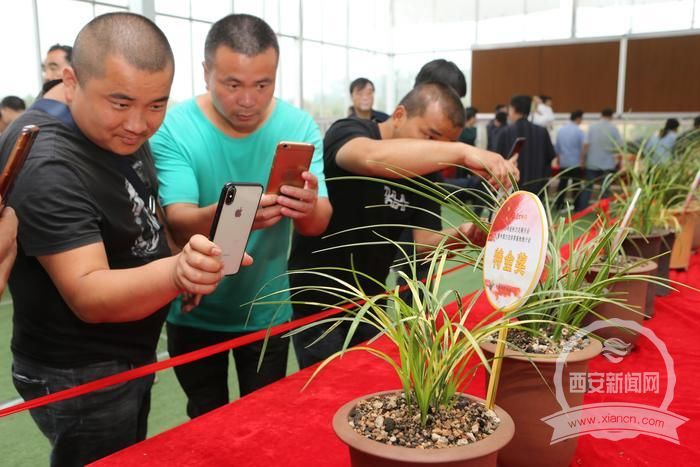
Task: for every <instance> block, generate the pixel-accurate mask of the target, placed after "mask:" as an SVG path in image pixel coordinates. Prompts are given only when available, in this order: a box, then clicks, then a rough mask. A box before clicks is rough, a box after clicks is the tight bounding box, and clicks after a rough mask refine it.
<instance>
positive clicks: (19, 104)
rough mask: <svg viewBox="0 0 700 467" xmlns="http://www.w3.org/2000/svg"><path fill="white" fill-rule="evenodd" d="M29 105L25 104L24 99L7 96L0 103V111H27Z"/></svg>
mask: <svg viewBox="0 0 700 467" xmlns="http://www.w3.org/2000/svg"><path fill="white" fill-rule="evenodd" d="M26 108H27V105H26V104H25V103H24V100H23V99H20V98H19V97H17V96H7V97H5V98H3V100H2V101H0V109H11V110H14V111H15V112H21V111H22V110H26Z"/></svg>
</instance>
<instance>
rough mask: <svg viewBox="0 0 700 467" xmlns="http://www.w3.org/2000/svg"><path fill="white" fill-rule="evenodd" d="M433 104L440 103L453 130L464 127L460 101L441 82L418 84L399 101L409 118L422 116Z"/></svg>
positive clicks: (451, 89) (462, 109)
mask: <svg viewBox="0 0 700 467" xmlns="http://www.w3.org/2000/svg"><path fill="white" fill-rule="evenodd" d="M433 102H439V103H440V107H441V109H442V111H443V112H444V113H445V116H447V118H448V120H449V121H450V123H452V125H454V126H455V128H462V127H463V126H464V123H465V121H466V117H465V112H464V107H463V106H462V101H460V100H459V96H458V95H457V93H456V92H455V90H454V89H453V88H452V87H450V86H448V85H446V84H444V83H442V82H438V81H428V82H426V83H420V84H419V85H418V86H416V87H414V88H413V89H412V90H411V91H410V92H409V93H408V94H406V96H404V98H403V99H401V102H399V105H401V106H403V107H404V108H405V109H406V115H407V116H408V117H409V118H411V117H415V116H421V115H424V114H425V111H426V110H427V109H428V106H429V105H430V104H432V103H433Z"/></svg>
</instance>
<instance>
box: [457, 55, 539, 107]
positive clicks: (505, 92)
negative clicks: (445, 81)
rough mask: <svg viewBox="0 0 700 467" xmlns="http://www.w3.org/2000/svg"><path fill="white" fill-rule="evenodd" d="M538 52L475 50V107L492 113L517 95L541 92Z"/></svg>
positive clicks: (473, 70)
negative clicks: (539, 88) (499, 105)
mask: <svg viewBox="0 0 700 467" xmlns="http://www.w3.org/2000/svg"><path fill="white" fill-rule="evenodd" d="M538 64H539V50H538V49H537V48H535V47H523V48H515V49H497V50H475V51H474V52H473V54H472V80H471V81H472V82H471V83H468V84H471V86H472V105H473V106H474V107H476V108H477V109H479V111H480V112H493V109H494V107H495V106H496V105H498V104H507V103H508V102H509V101H510V98H511V96H512V95H514V94H528V93H533V92H538V91H537V90H538V87H539V82H538V81H539V74H538V73H535V71H536V70H537V66H538Z"/></svg>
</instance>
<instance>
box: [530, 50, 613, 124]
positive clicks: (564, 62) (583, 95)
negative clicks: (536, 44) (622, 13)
mask: <svg viewBox="0 0 700 467" xmlns="http://www.w3.org/2000/svg"><path fill="white" fill-rule="evenodd" d="M619 57H620V50H619V43H618V42H594V43H583V44H571V45H557V46H547V47H541V48H540V70H541V72H540V81H539V85H540V89H541V90H542V91H541V94H547V95H551V96H552V98H553V99H554V110H555V111H556V112H567V113H568V112H571V111H573V110H576V109H581V110H583V111H584V112H600V111H601V110H603V109H604V108H606V107H610V108H613V109H614V108H615V101H616V96H617V69H618V63H619Z"/></svg>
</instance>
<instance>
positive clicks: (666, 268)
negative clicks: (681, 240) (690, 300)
mask: <svg viewBox="0 0 700 467" xmlns="http://www.w3.org/2000/svg"><path fill="white" fill-rule="evenodd" d="M675 240H676V232H674V231H672V230H669V231H668V233H666V235H664V236H663V237H661V244H660V247H659V248H660V250H659V254H663V256H659V257H658V258H656V260H655V261H656V264H657V265H658V266H659V272H658V275H659V277H661V278H662V279H668V278H669V275H668V274H669V272H670V269H671V249H672V248H673V242H674V241H675ZM649 287H655V288H656V295H657V296H661V297H664V296H666V295H668V294H669V293H671V289H669V288H668V287H664V286H661V285H650V286H649Z"/></svg>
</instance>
